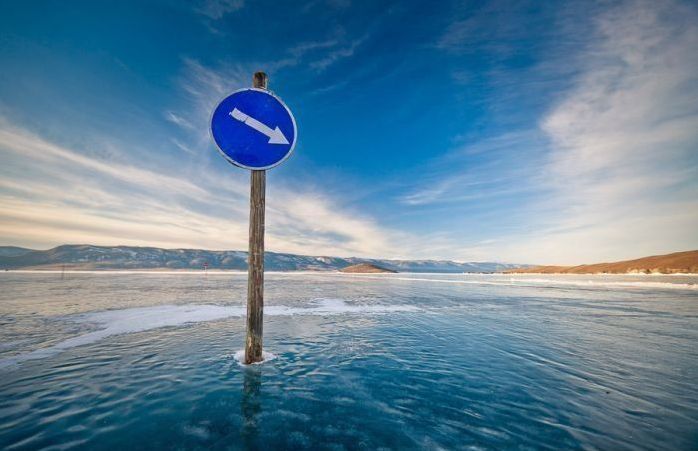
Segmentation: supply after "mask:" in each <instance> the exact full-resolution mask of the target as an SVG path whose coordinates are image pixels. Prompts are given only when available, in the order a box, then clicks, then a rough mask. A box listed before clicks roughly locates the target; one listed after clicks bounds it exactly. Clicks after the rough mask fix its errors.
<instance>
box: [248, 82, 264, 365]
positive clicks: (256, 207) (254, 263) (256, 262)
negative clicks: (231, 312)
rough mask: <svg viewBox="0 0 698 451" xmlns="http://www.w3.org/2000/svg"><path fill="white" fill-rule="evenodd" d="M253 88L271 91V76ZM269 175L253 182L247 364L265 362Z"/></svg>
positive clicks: (259, 173) (261, 173)
mask: <svg viewBox="0 0 698 451" xmlns="http://www.w3.org/2000/svg"><path fill="white" fill-rule="evenodd" d="M252 86H253V87H255V88H260V89H267V74H265V73H264V72H255V74H254V76H253V77H252ZM265 189H266V172H265V171H252V175H251V178H250V247H249V253H248V254H247V339H246V340H245V363H246V364H248V365H249V364H250V363H255V362H261V361H262V360H263V357H262V330H263V327H264V323H263V320H264V201H265V199H264V198H265Z"/></svg>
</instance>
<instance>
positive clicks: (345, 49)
mask: <svg viewBox="0 0 698 451" xmlns="http://www.w3.org/2000/svg"><path fill="white" fill-rule="evenodd" d="M367 39H368V35H364V36H362V37H360V38H358V39H355V40H353V41H351V42H349V43H348V44H347V45H344V46H340V47H338V48H335V49H334V50H332V51H330V52H328V53H327V54H326V55H324V56H323V57H322V58H320V59H318V60H316V61H313V62H311V63H310V67H312V68H313V69H315V70H317V71H323V70H325V69H327V68H328V67H329V66H331V65H333V64H335V63H336V62H338V61H340V60H342V59H345V58H349V57H351V56H353V55H354V52H356V49H357V48H358V47H359V46H360V45H361V44H363V43H364V42H365V41H366V40H367Z"/></svg>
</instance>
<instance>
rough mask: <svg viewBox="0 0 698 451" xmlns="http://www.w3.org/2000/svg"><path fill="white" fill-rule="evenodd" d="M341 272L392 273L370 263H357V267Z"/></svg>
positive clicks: (343, 269)
mask: <svg viewBox="0 0 698 451" xmlns="http://www.w3.org/2000/svg"><path fill="white" fill-rule="evenodd" d="M340 271H341V272H350V273H378V272H392V273H395V272H397V271H393V270H392V269H386V268H381V267H380V266H376V265H372V264H370V263H359V264H358V265H351V266H347V267H346V268H342V269H340Z"/></svg>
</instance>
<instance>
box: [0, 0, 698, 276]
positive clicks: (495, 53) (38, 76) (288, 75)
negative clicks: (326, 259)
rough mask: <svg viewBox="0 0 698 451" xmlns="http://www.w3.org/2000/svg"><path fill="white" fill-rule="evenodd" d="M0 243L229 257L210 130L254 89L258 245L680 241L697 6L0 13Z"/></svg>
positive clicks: (232, 173) (583, 256)
mask: <svg viewBox="0 0 698 451" xmlns="http://www.w3.org/2000/svg"><path fill="white" fill-rule="evenodd" d="M0 68H1V69H0V244H2V245H18V246H24V247H31V248H36V249H47V248H51V247H53V246H56V245H60V244H66V243H71V244H87V243H89V244H97V245H144V246H158V247H167V248H205V249H235V250H246V249H247V233H248V215H249V203H248V202H249V177H250V175H249V171H246V170H244V169H240V168H237V167H234V166H232V165H230V164H229V163H228V162H227V161H225V160H224V159H223V158H222V157H221V156H220V154H219V153H218V152H217V151H216V148H215V145H214V144H213V142H212V140H211V137H210V133H209V125H210V124H209V121H210V116H211V112H212V110H213V108H215V106H216V104H217V103H218V101H220V99H222V98H223V97H224V96H225V95H226V94H228V93H230V92H233V91H235V90H237V89H240V88H244V87H248V86H250V85H251V79H252V74H253V73H254V72H255V71H258V70H263V71H265V72H266V73H267V74H268V75H269V89H270V90H272V91H273V92H274V93H275V94H277V95H278V96H280V97H281V98H282V99H283V100H284V102H285V103H286V104H287V105H288V106H289V108H290V109H291V110H292V111H293V113H294V115H295V118H296V122H297V124H298V142H297V146H296V149H295V151H294V154H293V156H292V157H291V158H290V159H289V160H287V161H286V162H285V163H284V164H283V165H281V166H278V167H276V168H273V169H271V170H269V171H268V173H267V217H266V248H267V250H268V251H276V252H290V253H298V254H306V255H332V256H359V257H381V258H410V259H425V258H428V259H450V260H457V261H501V262H513V263H538V264H580V263H593V262H601V261H614V260H622V259H629V258H637V257H642V256H646V255H655V254H663V253H669V252H675V251H683V250H691V249H698V5H697V4H696V3H695V2H680V1H664V0H655V1H621V2H614V1H600V2H594V1H583V2H574V1H569V2H539V1H500V0H494V1H488V2H483V1H444V2H439V6H438V7H435V6H434V4H433V3H432V2H419V1H399V2H398V1H396V2H384V1H357V0H326V1H325V0H311V1H307V2H301V1H293V2H291V1H254V0H205V1H199V2H191V1H179V2H178V1H172V2H170V1H121V2H100V1H93V0H91V1H79V0H76V1H71V2H59V1H37V2H26V1H13V0H7V1H3V2H2V4H0Z"/></svg>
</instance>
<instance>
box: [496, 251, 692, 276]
mask: <svg viewBox="0 0 698 451" xmlns="http://www.w3.org/2000/svg"><path fill="white" fill-rule="evenodd" d="M506 272H508V273H539V274H540V273H543V274H555V273H559V274H598V273H603V274H679V273H694V274H695V273H698V251H687V252H675V253H673V254H666V255H654V256H652V257H644V258H638V259H635V260H626V261H622V262H615V263H597V264H594V265H579V266H533V267H529V268H516V269H512V270H508V271H506Z"/></svg>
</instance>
